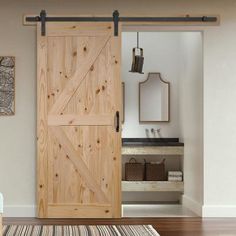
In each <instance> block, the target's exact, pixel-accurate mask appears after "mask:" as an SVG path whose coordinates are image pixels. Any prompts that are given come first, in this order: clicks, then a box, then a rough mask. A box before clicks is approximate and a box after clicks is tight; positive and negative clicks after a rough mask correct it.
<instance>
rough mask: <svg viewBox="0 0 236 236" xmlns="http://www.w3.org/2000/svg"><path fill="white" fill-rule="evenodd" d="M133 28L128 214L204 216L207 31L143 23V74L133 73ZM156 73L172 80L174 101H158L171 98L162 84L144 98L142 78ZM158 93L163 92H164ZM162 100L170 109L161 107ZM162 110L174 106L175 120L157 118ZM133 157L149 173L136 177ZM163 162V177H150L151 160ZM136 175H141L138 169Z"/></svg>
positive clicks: (126, 152)
mask: <svg viewBox="0 0 236 236" xmlns="http://www.w3.org/2000/svg"><path fill="white" fill-rule="evenodd" d="M131 31H132V32H131ZM131 31H129V32H127V31H125V32H122V67H121V68H122V70H121V80H122V82H123V111H124V112H123V114H124V115H123V125H122V140H123V146H122V153H123V155H122V207H123V217H171V216H173V217H183V216H187V217H194V216H197V215H201V209H200V208H201V206H202V202H203V33H202V32H201V31H195V32H184V31H177V32H174V31H171V32H170V31H169V32H161V31H158V32H157V31H149V32H148V31H146V30H144V27H142V29H141V30H140V31H139V46H140V47H141V48H142V49H143V56H144V65H143V71H144V74H140V73H131V72H130V68H131V63H132V60H133V58H132V49H133V48H134V47H136V41H137V27H136V30H131ZM150 73H154V74H155V73H156V74H159V75H160V77H161V79H162V80H163V81H166V82H169V84H170V90H169V94H168V98H169V103H166V102H164V103H163V102H160V101H159V102H158V99H162V100H163V98H164V97H165V95H163V93H162V92H163V91H162V92H160V91H159V89H158V87H157V88H156V91H157V92H156V94H155V93H154V95H155V96H156V97H155V96H154V95H151V94H148V93H146V96H149V97H147V98H144V95H143V94H142V93H141V92H140V83H143V82H144V81H147V79H148V77H149V75H150ZM150 83H151V82H150ZM156 85H157V83H156V84H155V83H153V85H149V91H151V89H150V86H151V87H152V86H156ZM152 90H153V87H152ZM158 91H159V92H158ZM150 93H151V92H150ZM157 93H161V94H160V96H159V97H158V96H157ZM147 94H148V95H147ZM154 98H155V99H157V100H155V99H154ZM143 100H144V101H145V102H144V105H143V106H147V107H149V108H150V109H149V110H147V109H144V110H142V107H141V104H142V102H143ZM160 104H162V105H163V106H167V108H165V109H163V108H162V109H160V107H159V106H161V105H160ZM158 109H160V110H162V111H163V110H164V111H167V110H168V111H169V120H162V121H160V120H158V119H156V120H158V121H156V120H155V118H153V114H151V113H154V114H155V112H153V111H156V112H157V110H158ZM141 112H144V115H145V117H147V120H145V121H143V120H142V117H141V115H140V113H141ZM156 114H157V113H156ZM148 117H149V118H150V120H148ZM156 141H160V142H161V144H160V143H159V144H157V145H156V144H150V142H156ZM132 142H133V143H132ZM171 142H172V144H170V143H171ZM132 158H134V159H135V161H136V162H137V163H142V164H143V168H144V172H143V177H140V176H139V177H137V176H136V177H137V179H138V178H139V180H136V181H130V177H129V176H127V173H125V172H126V171H127V169H126V166H128V165H127V164H126V163H129V162H130V161H131V162H134V161H133V159H132ZM131 159H132V160H131ZM164 160H165V161H164ZM163 161H164V163H165V165H164V168H165V174H164V177H162V179H161V181H160V180H155V181H153V180H151V181H150V179H149V180H148V181H147V175H148V173H147V172H148V171H150V170H148V168H147V163H149V164H151V167H153V168H154V170H155V165H156V167H157V166H158V165H159V164H160V163H161V162H163ZM145 162H146V165H145V164H144V163H145ZM159 171H160V169H159ZM170 171H172V172H170ZM173 171H174V172H173ZM181 173H182V175H181ZM136 174H138V169H137V171H136ZM152 174H153V175H154V179H155V174H156V175H158V173H157V172H156V173H155V171H154V172H152ZM171 175H174V178H171ZM175 175H178V176H175ZM172 177H173V176H172ZM175 177H176V178H175ZM159 178H160V176H159ZM163 178H164V179H163ZM131 179H132V177H131ZM157 179H158V177H157ZM193 203H195V205H194V204H193ZM193 205H194V206H193Z"/></svg>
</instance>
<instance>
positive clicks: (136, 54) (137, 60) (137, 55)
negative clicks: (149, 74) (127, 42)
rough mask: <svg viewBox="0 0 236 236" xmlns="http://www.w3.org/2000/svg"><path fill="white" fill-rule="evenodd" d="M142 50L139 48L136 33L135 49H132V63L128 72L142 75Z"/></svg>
mask: <svg viewBox="0 0 236 236" xmlns="http://www.w3.org/2000/svg"><path fill="white" fill-rule="evenodd" d="M143 63H144V57H143V49H142V48H140V47H139V32H137V47H136V48H133V61H132V66H131V70H130V72H133V73H140V74H143Z"/></svg>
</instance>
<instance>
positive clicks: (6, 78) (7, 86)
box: [0, 56, 15, 116]
mask: <svg viewBox="0 0 236 236" xmlns="http://www.w3.org/2000/svg"><path fill="white" fill-rule="evenodd" d="M14 113H15V58H14V57H8V56H2V57H1V56H0V116H5V115H7V116H9V115H14Z"/></svg>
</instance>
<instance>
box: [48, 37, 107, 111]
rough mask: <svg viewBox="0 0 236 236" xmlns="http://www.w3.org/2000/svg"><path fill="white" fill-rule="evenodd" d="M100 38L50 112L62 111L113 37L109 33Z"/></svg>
mask: <svg viewBox="0 0 236 236" xmlns="http://www.w3.org/2000/svg"><path fill="white" fill-rule="evenodd" d="M99 38H100V39H98V40H97V42H96V45H99V46H97V47H96V48H95V49H94V50H91V51H93V53H90V55H89V57H88V59H87V60H86V62H84V63H83V64H82V65H81V67H80V68H78V70H77V71H76V73H75V74H74V75H73V76H72V77H71V78H70V80H69V81H68V82H67V84H66V87H65V88H64V89H63V91H62V92H61V94H60V95H59V97H58V99H57V100H56V102H55V103H54V104H53V106H52V108H51V110H50V112H49V114H50V115H56V114H60V113H62V111H63V110H64V108H65V106H66V105H67V104H68V102H69V101H70V99H71V98H72V96H73V95H74V93H75V92H76V90H77V89H78V88H79V86H80V84H81V82H82V81H83V80H84V78H85V77H86V75H87V74H88V73H89V69H90V68H91V66H92V65H93V64H94V62H95V61H96V59H97V58H98V57H99V55H100V53H101V52H102V50H103V48H104V47H105V46H106V44H107V43H108V41H109V39H110V38H111V34H110V33H109V34H108V35H107V36H106V37H99Z"/></svg>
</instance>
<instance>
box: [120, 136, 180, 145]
mask: <svg viewBox="0 0 236 236" xmlns="http://www.w3.org/2000/svg"><path fill="white" fill-rule="evenodd" d="M122 145H123V146H184V144H183V143H180V142H179V138H123V139H122Z"/></svg>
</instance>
